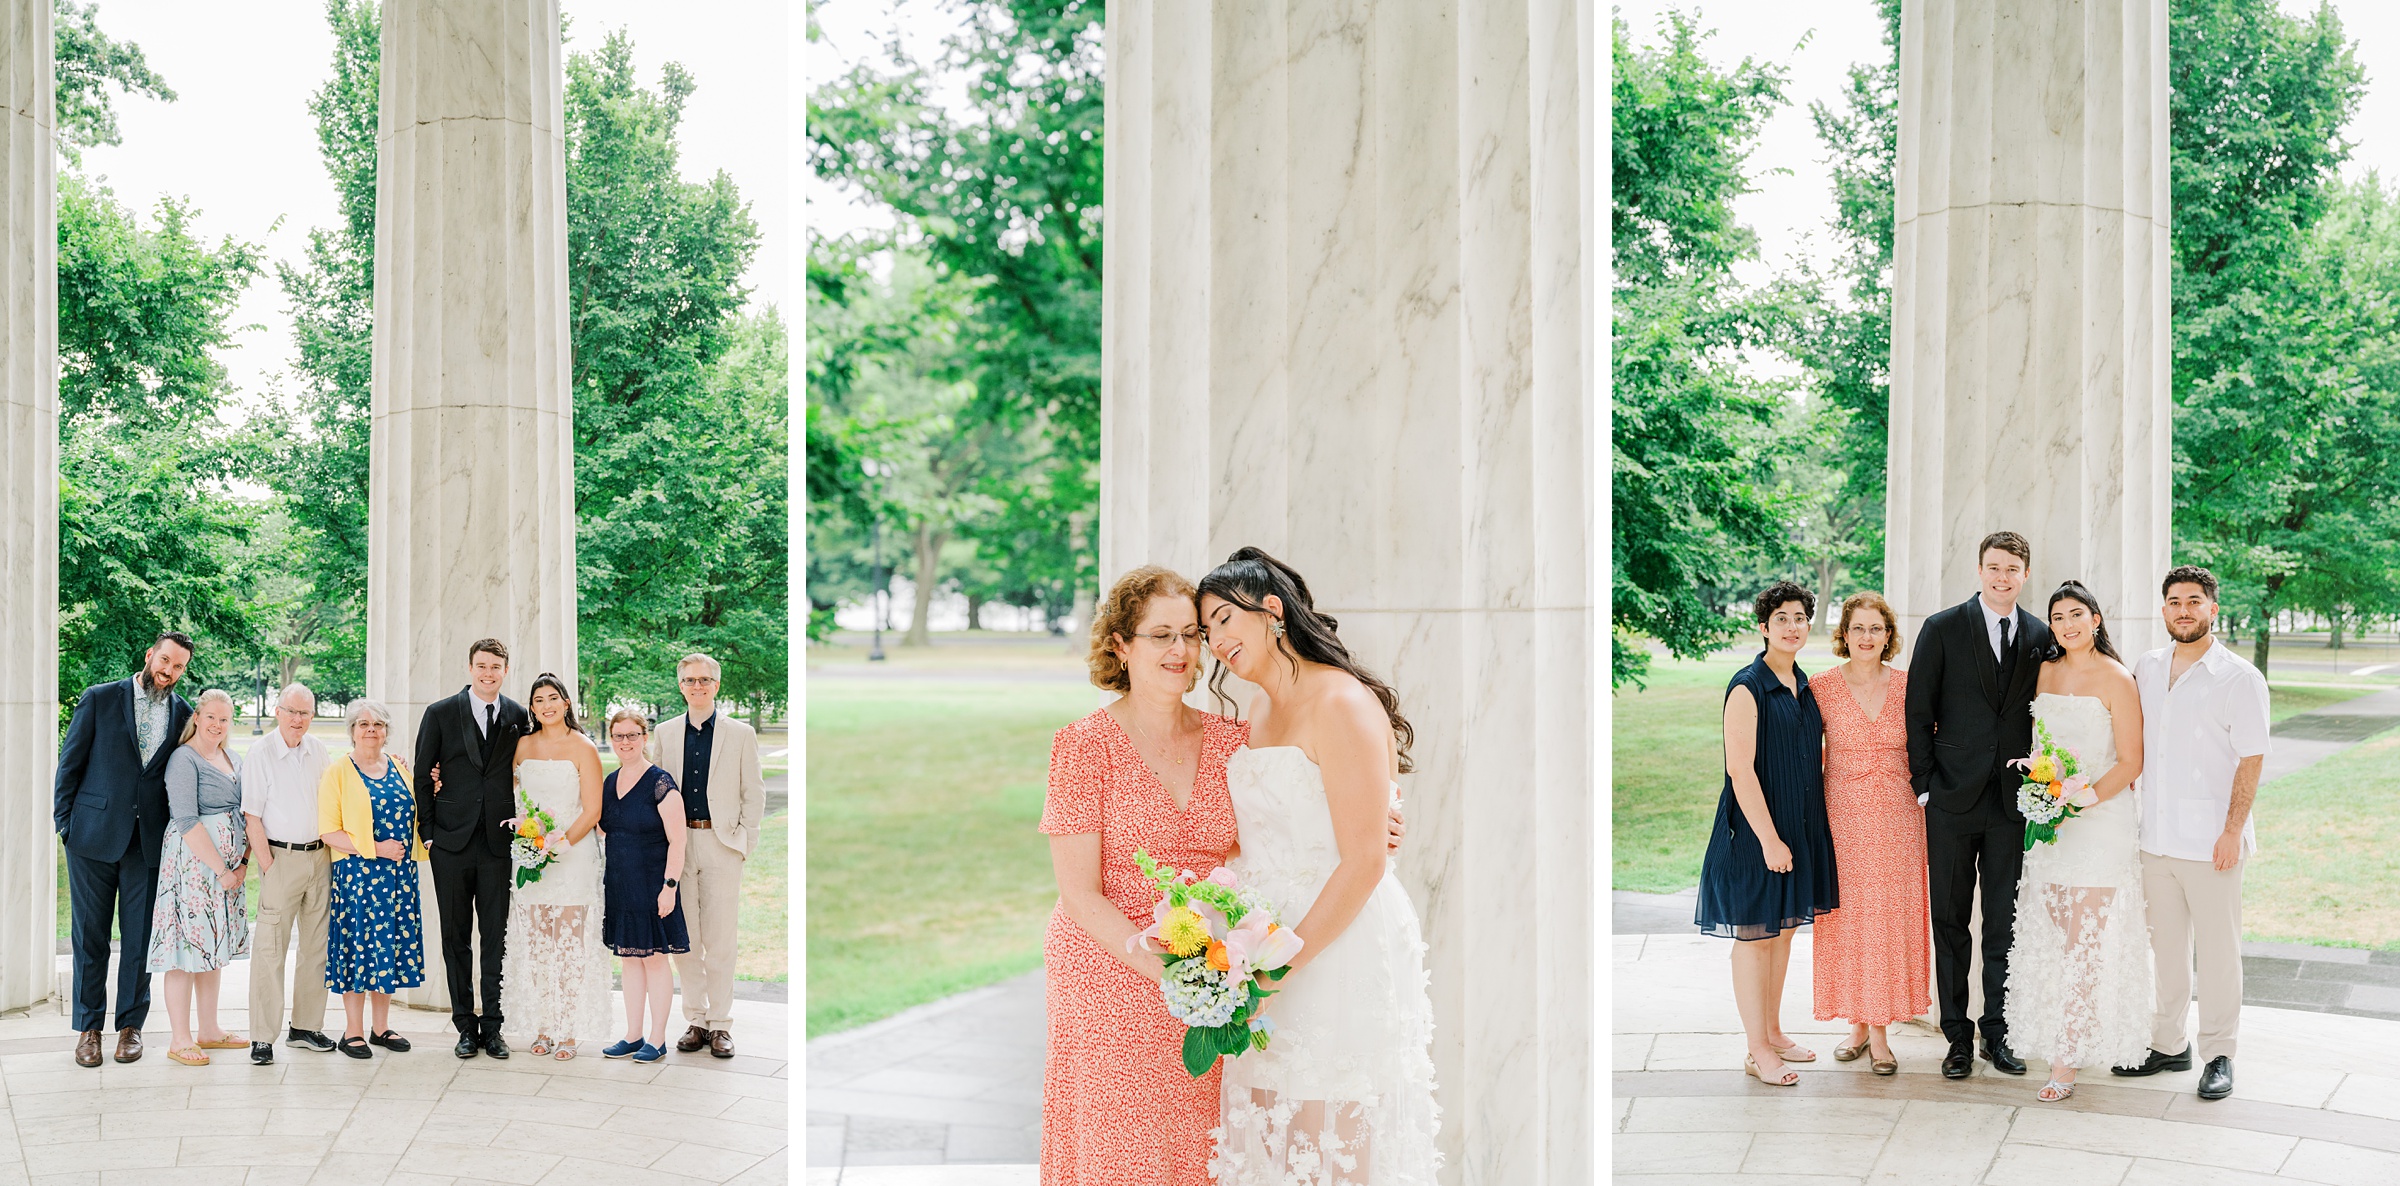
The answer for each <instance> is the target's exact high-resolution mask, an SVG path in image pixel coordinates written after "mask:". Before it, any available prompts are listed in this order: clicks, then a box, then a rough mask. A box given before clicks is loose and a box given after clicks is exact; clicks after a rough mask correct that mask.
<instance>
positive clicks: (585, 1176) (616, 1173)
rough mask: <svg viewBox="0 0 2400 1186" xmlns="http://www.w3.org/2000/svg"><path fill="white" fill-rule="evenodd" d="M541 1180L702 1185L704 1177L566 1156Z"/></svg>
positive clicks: (565, 1184) (607, 1185) (559, 1184)
mask: <svg viewBox="0 0 2400 1186" xmlns="http://www.w3.org/2000/svg"><path fill="white" fill-rule="evenodd" d="M539 1181H540V1182H541V1184H542V1186H700V1183H701V1182H702V1181H704V1179H700V1178H691V1177H685V1176H684V1175H682V1174H678V1173H673V1172H670V1171H668V1170H663V1169H652V1168H648V1167H645V1166H638V1165H626V1164H625V1163H623V1162H619V1161H593V1160H588V1159H585V1158H580V1157H567V1158H561V1159H560V1160H559V1162H558V1164H557V1165H556V1166H554V1167H552V1169H551V1170H550V1172H549V1173H548V1174H546V1175H544V1176H543V1177H542V1178H540V1179H539Z"/></svg>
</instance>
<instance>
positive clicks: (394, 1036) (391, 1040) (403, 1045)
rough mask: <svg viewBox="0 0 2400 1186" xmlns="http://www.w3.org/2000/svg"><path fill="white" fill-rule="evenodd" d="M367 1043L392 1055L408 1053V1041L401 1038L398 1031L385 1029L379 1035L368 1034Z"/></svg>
mask: <svg viewBox="0 0 2400 1186" xmlns="http://www.w3.org/2000/svg"><path fill="white" fill-rule="evenodd" d="M367 1041H369V1042H372V1043H374V1044H375V1045H377V1046H381V1047H383V1048H384V1049H386V1050H389V1051H391V1052H392V1053H394V1054H406V1053H408V1039H406V1038H403V1037H401V1036H400V1034H399V1031H397V1030H388V1029H387V1030H385V1031H383V1032H382V1033H380V1034H368V1035H367Z"/></svg>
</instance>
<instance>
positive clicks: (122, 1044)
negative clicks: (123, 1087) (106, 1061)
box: [116, 1026, 142, 1062]
mask: <svg viewBox="0 0 2400 1186" xmlns="http://www.w3.org/2000/svg"><path fill="white" fill-rule="evenodd" d="M116 1057H117V1061H118V1062H133V1061H135V1060H137V1059H139V1058H141V1057H142V1031H140V1030H137V1029H134V1028H133V1027H131V1026H127V1027H126V1028H124V1029H121V1030H118V1031H117V1055H116Z"/></svg>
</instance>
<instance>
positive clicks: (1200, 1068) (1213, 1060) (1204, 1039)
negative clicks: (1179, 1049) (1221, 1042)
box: [1183, 1027, 1217, 1079]
mask: <svg viewBox="0 0 2400 1186" xmlns="http://www.w3.org/2000/svg"><path fill="white" fill-rule="evenodd" d="M1215 1033H1216V1031H1215V1030H1213V1029H1200V1028H1198V1027H1194V1028H1192V1029H1188V1030H1185V1031H1183V1069H1184V1070H1187V1071H1190V1072H1191V1073H1192V1078H1194V1079H1197V1078H1199V1077H1201V1076H1202V1075H1205V1074H1207V1073H1208V1068H1210V1067H1213V1066H1215V1065H1217V1043H1216V1039H1215V1038H1214V1036H1213V1035H1214V1034H1215Z"/></svg>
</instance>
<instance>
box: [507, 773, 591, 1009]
mask: <svg viewBox="0 0 2400 1186" xmlns="http://www.w3.org/2000/svg"><path fill="white" fill-rule="evenodd" d="M517 793H518V797H519V799H520V800H521V801H522V802H524V803H530V804H532V805H533V806H535V807H538V808H540V809H542V810H543V811H547V812H549V813H550V818H551V820H552V821H554V822H555V823H556V824H557V825H558V827H559V828H560V829H561V830H564V829H565V828H566V827H567V825H568V824H570V823H573V822H574V820H575V819H576V817H578V816H580V815H582V814H583V781H582V778H581V777H580V776H579V775H578V774H577V773H576V770H575V763H573V762H568V761H563V760H560V759H556V758H528V759H526V760H525V761H523V762H520V763H518V764H517ZM511 814H512V815H513V814H515V813H514V812H512V813H511ZM596 840H597V838H596V837H594V836H593V835H591V834H590V833H586V834H585V835H584V838H583V839H582V840H580V841H578V842H577V843H576V844H575V845H574V846H573V847H571V848H569V849H567V851H566V852H565V853H564V854H563V855H561V856H559V857H558V858H557V859H556V860H553V861H551V862H550V865H549V867H548V868H546V869H544V870H543V871H542V876H541V879H540V880H538V881H535V882H533V883H532V884H530V885H526V886H522V887H519V888H517V889H514V890H511V891H510V892H509V898H508V939H507V946H506V947H505V948H504V949H503V950H502V952H501V959H500V981H501V984H500V1012H501V1016H502V1017H503V1018H505V1019H506V1020H505V1021H504V1022H503V1024H502V1027H501V1028H502V1036H504V1037H506V1038H507V1039H508V1040H509V1042H510V1043H512V1044H515V1045H520V1046H522V1045H524V1044H526V1043H528V1042H531V1041H532V1040H533V1038H534V1037H535V1036H536V1035H548V1036H549V1037H551V1038H553V1039H568V1038H572V1039H576V1040H577V1041H578V1042H579V1043H580V1042H590V1041H593V1040H595V1039H600V1038H606V1037H608V1036H609V1035H610V1034H611V1033H612V1030H611V1028H610V1027H611V1025H612V1022H611V1019H610V1016H609V1015H610V1009H609V1001H608V953H607V951H606V950H604V949H603V948H602V947H601V946H600V911H601V904H600V845H599V844H598V843H596ZM512 873H513V869H512Z"/></svg>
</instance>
